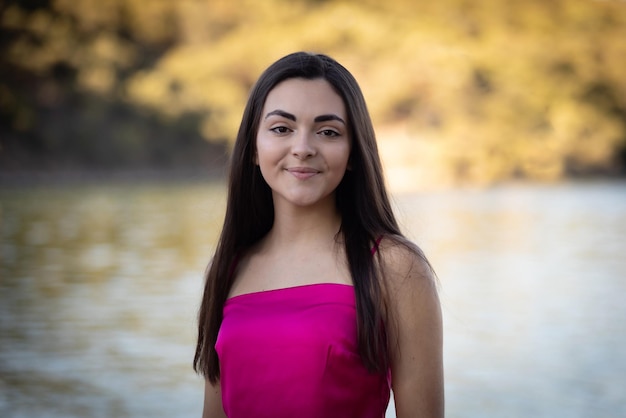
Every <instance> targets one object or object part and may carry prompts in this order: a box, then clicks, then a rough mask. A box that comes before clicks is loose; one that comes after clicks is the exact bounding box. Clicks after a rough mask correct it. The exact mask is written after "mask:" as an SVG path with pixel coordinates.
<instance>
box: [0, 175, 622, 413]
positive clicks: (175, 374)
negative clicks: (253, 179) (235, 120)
mask: <svg viewBox="0 0 626 418" xmlns="http://www.w3.org/2000/svg"><path fill="white" fill-rule="evenodd" d="M224 199H225V195H224V188H223V186H222V185H219V184H218V185H197V184H196V185H194V184H191V185H190V184H187V185H181V184H179V185H167V186H146V185H142V186H140V185H135V186H133V185H120V186H97V187H58V188H54V189H37V188H34V189H23V190H4V191H0V203H1V206H0V236H1V238H2V240H1V251H0V257H1V258H0V347H1V349H0V416H3V417H101V416H102V417H105V416H106V417H109V416H116V417H143V416H154V417H171V416H176V417H183V416H189V417H193V416H199V414H200V409H201V402H202V399H201V398H202V382H201V380H200V379H199V378H198V377H196V376H194V375H193V373H192V372H191V369H190V361H191V357H192V355H193V348H194V343H195V341H194V338H195V335H194V334H195V315H196V309H197V305H198V303H199V292H200V288H201V285H202V283H201V281H202V279H201V276H202V272H203V270H204V267H205V265H206V262H207V261H208V257H209V255H210V253H211V250H212V245H213V244H214V243H215V240H216V237H217V236H216V234H217V233H218V231H217V227H218V226H219V224H220V223H221V218H222V215H223V205H224ZM396 203H397V207H398V210H399V213H400V218H401V221H402V223H403V224H404V226H405V228H406V229H407V230H408V231H409V233H410V235H411V236H412V237H413V238H414V239H416V240H417V241H418V242H420V243H421V245H422V246H423V247H424V249H425V250H426V251H427V253H428V254H429V255H430V257H431V259H432V261H433V263H434V265H435V266H436V267H437V270H438V273H439V276H440V280H441V287H442V301H443V305H444V315H445V321H446V330H445V332H446V335H445V338H446V346H445V350H446V351H445V356H446V379H447V380H446V385H447V387H446V389H447V399H448V402H447V404H448V416H450V417H457V416H459V417H484V416H498V417H499V416H507V417H525V416H535V417H553V416H559V417H586V416H616V415H619V414H620V413H621V411H623V410H624V409H625V408H626V400H625V399H624V395H623V394H622V387H623V385H624V383H626V380H625V378H624V376H625V375H626V373H625V372H626V355H624V354H623V353H622V351H623V350H622V349H621V347H622V346H623V345H624V343H626V325H625V324H624V321H623V318H626V305H624V304H623V303H622V301H621V295H623V294H624V292H625V291H626V281H625V280H624V272H625V271H626V258H625V257H624V254H626V185H625V184H620V183H617V184H611V183H596V184H589V185H581V184H578V185H559V186H549V187H548V186H546V187H539V186H532V187H531V186H526V187H507V188H500V189H492V190H486V191H485V190H483V191H462V192H458V191H456V192H433V193H428V194H419V195H407V196H399V197H397V199H396ZM391 414H392V412H390V413H389V415H391Z"/></svg>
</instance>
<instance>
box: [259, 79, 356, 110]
mask: <svg viewBox="0 0 626 418" xmlns="http://www.w3.org/2000/svg"><path fill="white" fill-rule="evenodd" d="M276 109H280V110H285V111H287V112H290V113H293V114H294V115H296V116H298V115H301V116H307V115H311V116H313V117H314V116H318V115H323V114H328V113H334V114H336V115H337V116H341V117H342V118H343V119H345V118H346V107H345V104H344V102H343V99H342V98H341V96H339V94H337V92H335V90H334V89H333V87H332V86H331V84H330V83H329V82H328V81H326V80H325V79H322V78H319V79H313V80H308V79H304V78H290V79H287V80H285V81H282V82H280V83H279V84H277V85H276V86H275V87H274V88H273V89H272V90H271V91H270V92H269V94H268V95H267V98H266V99H265V105H264V106H263V116H265V115H266V114H267V113H268V112H271V111H273V110H276Z"/></svg>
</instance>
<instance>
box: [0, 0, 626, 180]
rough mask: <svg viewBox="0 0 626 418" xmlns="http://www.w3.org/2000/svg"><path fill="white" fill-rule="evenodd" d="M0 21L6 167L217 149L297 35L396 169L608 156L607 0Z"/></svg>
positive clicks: (617, 147)
mask: <svg viewBox="0 0 626 418" xmlns="http://www.w3.org/2000/svg"><path fill="white" fill-rule="evenodd" d="M0 39H1V41H0V42H1V43H0V52H1V54H0V80H1V81H0V147H1V148H0V171H3V172H5V173H6V172H9V173H11V172H20V171H25V170H65V169H82V170H86V169H91V168H100V169H119V168H145V167H151V168H158V169H161V168H173V169H176V168H193V167H197V168H202V167H204V168H207V167H208V168H211V167H212V166H216V167H221V166H222V165H223V163H224V160H225V158H224V155H225V152H226V151H227V150H228V146H229V144H230V143H232V140H233V139H234V136H235V134H236V131H237V126H238V123H239V120H240V117H241V113H242V110H243V106H244V103H245V100H246V97H247V94H248V91H249V89H250V87H251V86H252V83H253V82H254V81H255V80H256V78H257V77H258V75H259V74H260V72H261V71H262V70H263V69H264V68H265V67H267V65H269V64H270V63H271V62H273V61H274V60H275V59H277V58H279V57H281V56H283V55H285V54H286V53H289V52H292V51H295V50H311V51H316V52H323V53H327V54H329V55H331V56H333V57H335V58H337V59H338V60H339V61H340V62H342V63H343V64H344V65H345V66H346V67H347V68H348V69H349V70H351V71H352V72H353V73H354V74H355V76H356V77H357V79H358V80H359V81H360V83H361V86H362V88H363V90H364V93H365V95H366V98H367V100H368V104H369V106H370V110H371V112H372V115H373V118H374V122H375V125H376V128H377V133H378V138H379V143H380V147H381V153H382V155H383V158H384V160H385V164H386V168H387V170H388V176H389V178H390V179H391V181H393V182H394V183H402V181H403V180H404V181H405V182H406V180H407V179H408V181H409V182H410V183H411V184H416V183H417V184H420V185H433V184H456V183H469V184H476V183H481V184H484V183H492V182H494V181H499V180H507V179H518V178H522V179H532V180H554V179H559V178H563V177H571V176H589V175H598V174H600V175H617V174H623V173H624V167H625V163H626V77H625V76H624V74H625V73H626V64H624V63H626V42H624V39H626V2H624V1H621V0H619V1H618V0H614V1H613V0H595V1H594V0H584V1H583V0H526V1H524V2H508V1H505V0H477V1H468V0H440V1H437V2H423V4H420V3H418V2H413V1H409V0H387V1H385V2H379V1H374V0H366V1H363V0H360V1H357V0H346V1H330V0H327V1H324V0H300V1H287V0H264V1H253V0H239V1H229V0H177V1H171V0H149V1H145V0H144V1H141V0H56V1H53V0H21V1H16V0H13V1H11V0H5V1H4V2H3V3H1V5H0ZM400 187H402V186H400Z"/></svg>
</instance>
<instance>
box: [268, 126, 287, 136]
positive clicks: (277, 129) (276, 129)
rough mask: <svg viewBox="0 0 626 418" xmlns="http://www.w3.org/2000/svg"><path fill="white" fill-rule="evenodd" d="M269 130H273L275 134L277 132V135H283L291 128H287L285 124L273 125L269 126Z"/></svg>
mask: <svg viewBox="0 0 626 418" xmlns="http://www.w3.org/2000/svg"><path fill="white" fill-rule="evenodd" d="M270 131H272V132H274V133H275V134H278V135H284V134H286V133H289V132H290V131H291V129H289V128H288V127H286V126H275V127H273V128H271V129H270Z"/></svg>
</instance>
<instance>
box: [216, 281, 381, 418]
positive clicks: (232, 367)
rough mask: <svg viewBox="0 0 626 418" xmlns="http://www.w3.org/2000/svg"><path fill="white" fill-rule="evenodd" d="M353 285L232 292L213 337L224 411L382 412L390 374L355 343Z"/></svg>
mask: <svg viewBox="0 0 626 418" xmlns="http://www.w3.org/2000/svg"><path fill="white" fill-rule="evenodd" d="M356 326H357V325H356V303H355V296H354V289H353V287H352V286H349V285H343V284H334V283H321V284H312V285H304V286H297V287H290V288H285V289H276V290H269V291H264V292H255V293H249V294H244V295H240V296H235V297H233V298H230V299H229V300H227V301H226V305H225V306H224V319H223V322H222V326H221V328H220V332H219V335H218V338H217V343H216V346H215V347H216V349H217V352H218V356H219V359H220V374H221V380H220V384H221V388H222V403H223V406H224V411H225V412H226V415H227V416H228V417H229V418H244V417H245V418H250V417H255V418H263V417H268V418H269V417H271V418H281V417H298V418H317V417H319V418H322V417H323V418H328V417H346V418H350V417H354V418H357V417H358V418H370V417H371V418H382V417H384V415H385V410H386V408H387V404H388V403H389V394H390V386H389V375H388V374H387V375H382V374H375V373H369V372H368V371H367V369H366V368H365V366H364V365H363V362H362V361H361V358H360V356H359V354H358V350H357V336H356Z"/></svg>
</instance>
